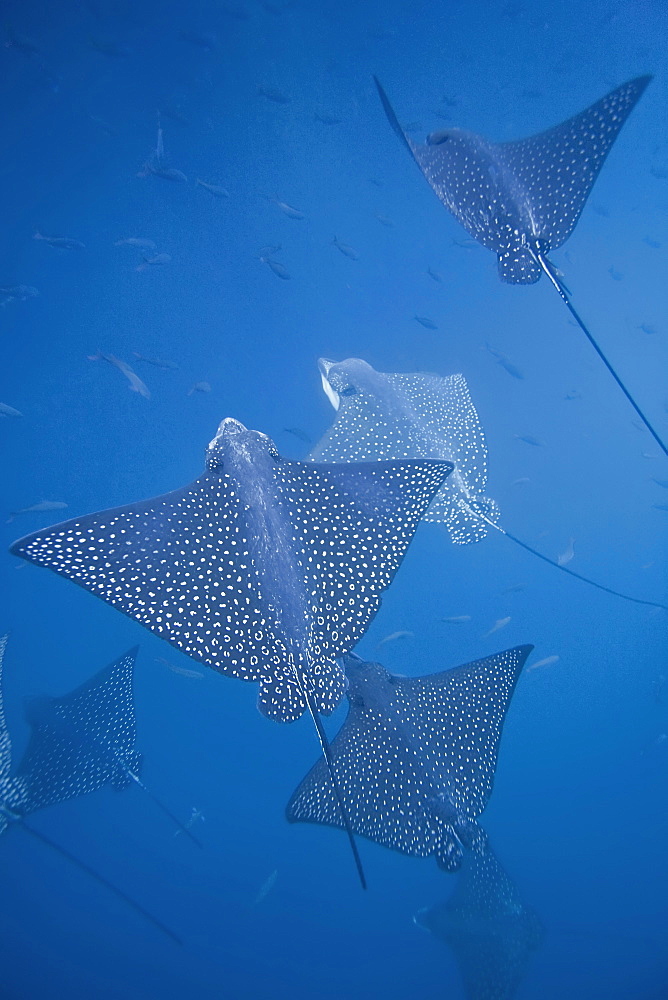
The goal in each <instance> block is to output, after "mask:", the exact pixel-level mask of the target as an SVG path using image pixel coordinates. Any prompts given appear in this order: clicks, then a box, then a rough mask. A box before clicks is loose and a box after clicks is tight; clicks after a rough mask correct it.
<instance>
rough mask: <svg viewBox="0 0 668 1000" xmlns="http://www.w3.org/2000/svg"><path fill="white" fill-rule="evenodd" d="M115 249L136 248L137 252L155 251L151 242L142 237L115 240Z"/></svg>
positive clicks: (155, 248)
mask: <svg viewBox="0 0 668 1000" xmlns="http://www.w3.org/2000/svg"><path fill="white" fill-rule="evenodd" d="M114 246H115V247H137V249H138V250H157V247H156V245H155V243H154V242H153V240H146V239H144V237H143V236H126V238H125V239H123V240H116V242H115V243H114Z"/></svg>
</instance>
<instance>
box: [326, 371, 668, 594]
mask: <svg viewBox="0 0 668 1000" xmlns="http://www.w3.org/2000/svg"><path fill="white" fill-rule="evenodd" d="M318 367H319V369H320V378H321V380H322V386H323V389H324V391H325V395H326V396H327V398H328V399H329V401H330V403H331V404H332V406H333V407H334V409H335V410H336V418H335V420H334V423H333V424H332V426H331V427H330V428H329V430H328V431H326V432H325V434H324V435H323V436H322V438H321V439H320V441H318V443H317V444H316V445H315V447H314V448H313V449H312V451H311V452H310V453H309V456H308V457H309V459H311V460H312V461H317V462H372V461H379V460H384V461H387V460H389V459H393V460H397V459H405V458H415V459H417V458H440V459H446V460H448V461H450V462H453V463H454V466H455V468H454V471H453V472H452V475H450V476H448V478H447V479H446V480H445V482H444V483H443V485H442V486H441V488H440V489H439V491H438V493H437V494H436V496H435V497H434V499H433V500H432V502H431V504H430V505H429V508H428V510H427V513H426V514H425V515H424V520H425V521H436V522H439V523H442V524H444V525H445V526H446V528H447V529H448V532H449V534H450V538H451V540H452V541H453V542H455V543H456V544H459V545H465V544H468V543H469V542H477V541H480V540H481V539H483V538H484V537H485V536H486V534H487V531H488V529H490V528H492V529H495V530H496V531H498V532H500V533H501V534H503V535H505V536H506V537H507V538H509V539H511V541H513V542H515V543H516V544H517V545H520V546H521V547H522V548H523V549H526V551H527V552H531V553H532V555H535V556H537V557H538V558H539V559H542V560H543V562H547V563H549V564H550V566H554V567H556V569H560V570H561V571H562V572H564V573H568V575H569V576H573V577H575V578H576V579H577V580H581V581H582V582H583V583H588V584H591V586H593V587H596V588H598V589H599V590H603V591H605V592H606V593H608V594H613V595H614V596H615V597H622V598H624V599H625V600H627V601H632V602H634V603H636V604H647V605H650V606H651V607H658V608H663V609H664V610H668V608H666V605H664V604H660V603H657V602H655V601H645V600H641V599H640V598H636V597H631V596H629V595H628V594H622V593H621V592H620V591H618V590H613V589H612V588H611V587H606V586H605V585H603V584H600V583H596V582H595V581H594V580H590V579H589V578H588V577H586V576H582V574H581V573H577V572H575V571H574V570H572V569H571V568H570V567H569V566H567V565H566V563H563V562H562V563H560V562H559V560H554V559H550V558H548V556H545V555H543V553H542V552H539V551H538V550H537V549H534V548H532V547H531V546H530V545H528V544H527V543H526V542H523V541H522V540H521V539H520V538H517V537H516V536H515V535H513V534H511V533H510V532H509V531H508V530H507V529H506V528H504V527H502V526H501V525H500V524H499V523H498V520H499V517H500V512H499V508H498V506H497V504H496V502H495V501H494V500H491V499H490V498H489V497H486V496H484V493H483V491H484V490H485V488H486V486H487V445H486V443H485V435H484V432H483V429H482V426H481V424H480V420H479V418H478V414H477V412H476V409H475V406H474V405H473V402H472V400H471V396H470V394H469V391H468V387H467V385H466V379H465V378H464V376H463V375H449V376H448V377H447V378H443V377H442V376H440V375H432V374H425V373H422V372H417V373H412V374H388V373H386V372H377V371H375V369H374V368H372V367H371V365H370V364H368V363H367V362H366V361H362V360H361V359H360V358H348V359H347V360H346V361H340V362H335V361H328V360H327V359H326V358H320V359H319V361H318Z"/></svg>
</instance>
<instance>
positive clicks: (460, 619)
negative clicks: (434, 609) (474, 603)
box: [441, 615, 471, 625]
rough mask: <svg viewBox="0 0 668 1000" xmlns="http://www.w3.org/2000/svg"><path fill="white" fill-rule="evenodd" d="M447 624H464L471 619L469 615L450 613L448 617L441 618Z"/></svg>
mask: <svg viewBox="0 0 668 1000" xmlns="http://www.w3.org/2000/svg"><path fill="white" fill-rule="evenodd" d="M441 621H442V622H445V623H446V624H447V625H465V624H466V622H470V621H471V615H452V616H451V617H450V618H441Z"/></svg>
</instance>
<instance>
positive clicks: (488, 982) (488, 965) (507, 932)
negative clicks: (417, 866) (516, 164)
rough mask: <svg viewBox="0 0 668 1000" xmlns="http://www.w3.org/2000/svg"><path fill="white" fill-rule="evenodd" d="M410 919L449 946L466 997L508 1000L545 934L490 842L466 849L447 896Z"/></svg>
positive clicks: (484, 999) (471, 999)
mask: <svg viewBox="0 0 668 1000" xmlns="http://www.w3.org/2000/svg"><path fill="white" fill-rule="evenodd" d="M413 919H414V920H415V923H416V924H417V925H418V926H419V927H424V928H425V929H426V930H428V931H431V933H432V934H433V935H434V936H435V937H437V938H439V939H440V940H441V941H444V942H445V943H446V944H447V945H449V947H450V948H451V949H452V951H453V952H454V955H455V959H456V961H457V965H458V966H459V971H460V973H461V976H462V980H463V984H464V993H465V995H466V998H467V1000H511V998H512V997H514V996H515V992H516V990H517V988H518V987H519V985H520V983H521V981H522V979H523V977H524V974H525V971H526V966H527V963H528V961H529V958H530V956H531V953H532V952H533V951H536V949H537V948H539V947H540V945H541V943H542V940H543V928H542V925H541V922H540V920H539V918H538V915H537V914H536V913H535V912H534V910H532V909H531V908H530V907H528V906H525V905H524V903H523V902H522V900H521V898H520V895H519V891H518V889H517V886H516V885H515V883H514V882H513V881H512V879H511V878H510V876H509V875H508V873H507V872H506V871H505V870H504V869H503V867H502V866H501V864H500V863H499V861H498V859H497V858H496V856H495V855H494V852H493V851H492V850H491V848H489V847H488V848H487V850H486V851H485V853H484V854H478V853H476V852H474V851H467V853H466V855H465V857H464V860H463V863H462V867H461V869H460V872H459V875H458V876H457V884H456V886H455V889H454V892H453V893H452V895H451V896H450V898H449V899H448V900H446V902H445V903H440V904H439V905H437V906H432V907H430V908H429V909H424V910H420V911H419V912H418V913H417V914H416V915H415V917H414V918H413Z"/></svg>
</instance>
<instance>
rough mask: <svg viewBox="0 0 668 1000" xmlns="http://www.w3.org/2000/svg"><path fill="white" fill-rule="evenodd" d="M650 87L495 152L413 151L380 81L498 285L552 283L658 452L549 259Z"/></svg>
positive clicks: (472, 142)
mask: <svg viewBox="0 0 668 1000" xmlns="http://www.w3.org/2000/svg"><path fill="white" fill-rule="evenodd" d="M651 79H652V78H651V77H650V76H640V77H637V78H636V79H634V80H629V81H628V82H627V83H624V84H622V86H620V87H617V89H616V90H613V91H611V92H610V93H609V94H606V96H605V97H603V98H602V99H601V100H600V101H597V102H596V104H593V105H591V107H589V108H587V109H586V110H584V111H582V112H580V114H578V115H576V116H575V117H574V118H570V119H568V120H567V121H565V122H562V123H561V124H560V125H556V126H555V127H554V128H551V129H548V130H547V131H546V132H541V133H540V134H538V135H533V136H529V137H528V138H526V139H520V140H517V141H515V142H503V143H493V142H490V141H489V140H487V139H485V138H484V137H483V136H480V135H476V134H475V133H473V132H468V131H465V130H464V129H457V128H450V129H444V130H441V131H438V132H433V133H431V135H428V136H427V141H426V144H424V145H423V144H422V143H416V142H414V141H413V140H412V139H411V138H410V136H409V135H408V134H407V133H406V131H405V130H404V129H402V127H401V125H400V124H399V121H398V119H397V116H396V115H395V113H394V110H393V109H392V106H391V104H390V102H389V99H388V97H387V94H386V93H385V91H384V90H383V88H382V87H381V85H380V83H379V82H378V80H377V79H376V78H375V77H374V80H375V83H376V87H377V88H378V93H379V95H380V99H381V102H382V105H383V109H384V111H385V114H386V115H387V118H388V120H389V122H390V125H391V126H392V128H393V129H394V131H395V132H396V134H397V135H398V136H399V138H400V139H401V141H402V142H403V143H404V145H405V146H406V148H407V149H408V151H409V152H410V154H411V156H412V157H413V159H414V160H415V162H416V163H417V165H418V167H419V168H420V170H421V171H422V173H423V174H424V176H425V178H426V180H427V181H428V182H429V184H430V186H431V187H432V189H433V191H434V193H435V194H436V196H437V197H438V198H439V200H440V201H441V202H442V203H443V204H444V205H445V207H446V208H447V209H448V210H449V211H450V212H451V213H452V214H453V215H454V217H455V218H456V219H457V221H458V222H459V223H460V224H461V225H462V226H463V227H464V229H466V231H467V232H468V233H470V234H471V236H473V237H474V238H475V239H476V240H477V241H478V242H479V243H481V244H482V245H483V246H485V247H487V248H488V249H489V250H493V251H494V252H495V253H496V255H497V261H498V269H499V277H500V278H501V280H502V281H507V282H509V283H511V284H532V283H533V282H535V281H538V279H539V278H540V276H541V274H546V275H547V277H548V278H549V280H550V282H551V283H552V285H553V286H554V288H555V289H556V290H557V292H558V294H559V296H560V297H561V299H562V300H563V302H564V303H565V304H566V306H567V308H568V310H569V311H570V313H571V315H572V316H573V318H574V319H575V321H576V322H577V324H578V326H579V327H580V328H581V330H582V331H583V333H584V334H585V336H586V337H587V339H588V340H589V342H590V343H591V345H592V347H593V348H594V350H595V351H596V353H597V354H598V356H599V357H600V358H601V360H602V361H603V363H604V364H605V366H606V368H607V369H608V371H609V372H610V374H611V375H612V376H613V378H614V379H615V381H616V382H617V385H618V386H619V387H620V389H621V390H622V392H623V393H624V395H625V396H626V398H627V399H628V401H629V402H630V403H631V405H632V406H633V408H634V409H635V411H636V413H637V414H638V416H639V417H640V418H641V420H642V421H643V423H644V425H645V426H646V427H647V429H648V430H649V432H650V434H652V436H653V437H654V439H655V440H656V442H657V444H659V445H660V447H661V448H662V449H663V451H664V453H665V454H668V447H667V446H666V445H665V444H664V442H663V441H662V439H661V438H660V437H659V435H658V433H657V432H656V430H655V429H654V427H653V426H652V424H651V423H650V422H649V420H648V419H647V417H646V416H645V415H644V413H643V412H642V411H641V409H640V408H639V406H638V404H637V403H636V402H635V400H634V399H633V397H632V396H631V394H630V393H629V391H628V389H627V388H626V386H625V385H624V383H623V382H622V381H621V379H620V377H619V376H618V375H617V372H616V371H615V370H614V368H613V367H612V365H611V364H610V362H609V361H608V359H607V357H606V356H605V355H604V353H603V351H602V350H601V348H600V347H599V345H598V343H597V342H596V341H595V340H594V338H593V336H592V334H591V333H590V331H589V330H588V329H587V327H586V326H585V324H584V323H583V321H582V319H581V318H580V316H579V315H578V313H577V312H576V311H575V309H574V307H573V305H572V303H571V297H570V293H569V291H568V289H567V288H566V286H565V285H564V283H563V281H562V280H561V276H560V274H559V272H558V271H557V269H556V268H555V266H554V265H553V264H552V262H551V261H550V260H549V258H548V254H549V253H550V251H551V250H555V249H557V248H558V247H560V246H561V245H562V244H563V243H564V242H565V241H566V240H567V239H568V237H569V236H570V235H571V233H572V232H573V229H574V228H575V225H576V223H577V221H578V219H579V218H580V214H581V212H582V209H583V208H584V205H585V202H586V200H587V198H588V197H589V193H590V191H591V189H592V187H593V185H594V181H595V180H596V178H597V176H598V173H599V171H600V169H601V167H602V166H603V163H604V161H605V158H606V156H607V155H608V153H609V152H610V149H611V147H612V144H613V143H614V141H615V139H616V138H617V135H618V134H619V131H620V129H621V127H622V125H623V124H624V122H625V121H626V119H627V118H628V116H629V115H630V113H631V111H632V110H633V108H634V107H635V105H636V103H637V101H638V100H639V99H640V97H641V95H642V93H643V91H644V90H645V87H646V86H647V84H648V83H649V82H650V80H651Z"/></svg>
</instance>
